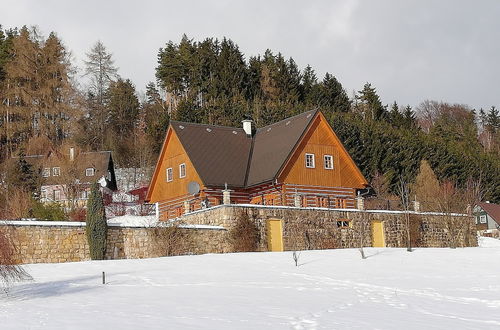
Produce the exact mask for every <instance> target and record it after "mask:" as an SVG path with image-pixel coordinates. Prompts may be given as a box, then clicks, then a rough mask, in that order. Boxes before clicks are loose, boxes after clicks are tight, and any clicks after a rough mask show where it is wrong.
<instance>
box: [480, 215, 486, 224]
mask: <svg viewBox="0 0 500 330" xmlns="http://www.w3.org/2000/svg"><path fill="white" fill-rule="evenodd" d="M479 222H480V223H486V222H487V221H486V215H481V216H479Z"/></svg>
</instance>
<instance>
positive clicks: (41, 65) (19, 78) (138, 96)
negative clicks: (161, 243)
mask: <svg viewBox="0 0 500 330" xmlns="http://www.w3.org/2000/svg"><path fill="white" fill-rule="evenodd" d="M157 55H158V62H157V67H156V75H155V77H154V78H155V82H151V83H149V84H148V85H147V86H145V93H144V95H142V93H138V92H137V90H136V87H135V86H134V84H133V83H132V82H131V80H130V79H127V78H124V77H121V76H120V75H119V69H118V68H117V67H116V66H115V64H114V61H113V56H112V54H111V53H110V52H109V51H108V50H107V49H106V47H105V46H104V45H103V44H102V43H101V42H96V44H95V45H93V46H92V47H91V48H90V49H89V51H88V53H87V54H86V61H85V68H84V69H83V70H82V71H81V72H77V70H76V69H75V67H74V66H73V64H72V63H71V56H70V54H69V52H68V50H67V49H66V48H65V46H64V44H63V42H62V40H60V39H59V38H58V36H57V34H56V33H51V34H50V35H49V36H48V37H44V36H42V35H40V33H39V32H38V31H37V29H34V28H27V27H22V28H21V29H19V30H18V29H1V28H0V98H1V105H0V160H6V159H8V158H10V157H11V156H15V155H18V154H19V153H20V152H23V153H26V154H35V153H43V152H45V151H46V150H47V149H48V148H60V147H62V146H67V145H69V144H71V145H74V146H77V147H80V148H82V149H84V150H104V149H107V150H113V155H114V157H115V160H116V163H117V164H118V166H119V167H147V166H152V165H154V162H155V160H156V157H157V154H158V152H159V149H160V147H161V144H162V142H163V138H164V134H165V131H166V128H167V126H168V123H169V121H170V120H171V119H172V120H174V119H175V120H182V121H190V122H199V123H209V124H218V125H228V126H240V125H241V120H242V119H243V118H245V117H246V116H251V117H252V118H253V119H254V121H255V123H256V125H257V126H264V125H267V124H270V123H273V122H276V121H278V120H281V119H284V118H286V117H289V116H291V115H294V114H298V113H301V112H303V111H306V110H310V109H312V108H317V109H320V110H321V111H322V112H323V113H324V114H325V116H326V118H327V119H328V120H329V121H330V123H331V125H332V126H333V128H334V130H335V132H336V133H337V135H338V136H339V138H340V139H341V140H342V141H343V143H344V144H345V146H346V148H347V149H348V151H349V152H350V154H351V155H352V157H353V159H354V160H355V162H356V163H357V164H358V166H359V167H360V169H361V171H362V172H363V174H364V175H365V176H366V177H367V178H368V179H369V180H370V181H373V180H375V179H376V180H381V178H382V179H383V181H384V182H385V183H386V185H387V187H388V190H389V191H390V192H393V193H395V192H396V190H397V186H398V183H399V181H401V179H402V178H403V179H404V180H405V181H408V182H414V181H415V178H416V176H417V173H418V169H419V167H420V164H421V161H422V160H426V161H427V162H428V163H429V164H430V166H431V167H432V169H433V170H434V171H435V173H436V175H437V177H438V178H439V179H440V180H442V181H445V180H448V181H453V182H456V183H457V185H458V186H464V185H465V184H466V183H467V182H468V180H469V179H470V178H476V179H478V178H481V181H482V182H483V184H484V190H485V198H487V199H489V200H491V201H496V202H500V115H499V111H498V109H497V108H496V107H491V109H479V110H477V109H472V108H470V107H469V106H467V105H461V104H452V103H446V102H436V101H424V102H422V103H421V104H420V105H419V106H417V107H416V108H412V107H410V106H401V105H399V104H398V103H397V102H393V103H392V104H390V105H384V104H383V103H382V102H381V100H380V97H379V95H378V94H377V90H376V88H375V87H374V86H373V85H371V84H370V83H366V84H365V85H364V86H360V90H359V91H357V92H355V93H354V95H353V96H352V97H349V96H348V94H347V92H346V91H345V89H344V88H343V86H342V84H341V83H340V82H339V81H338V80H337V78H336V77H335V76H334V75H333V74H331V73H326V74H325V75H324V76H323V77H318V76H317V74H316V73H315V71H314V69H313V68H312V67H311V66H309V65H308V66H306V67H305V68H300V67H299V66H298V65H297V64H296V62H295V61H294V60H293V58H291V57H290V58H286V57H285V56H284V55H282V54H281V53H279V52H278V53H276V52H273V51H271V50H267V51H266V52H265V53H264V54H263V55H257V56H250V57H248V58H247V57H246V56H245V55H244V54H243V53H242V52H241V51H240V50H239V47H238V45H237V44H236V43H235V42H233V41H232V40H230V39H226V38H223V39H222V40H219V39H216V38H207V39H205V40H202V41H194V40H192V39H189V38H188V37H187V36H185V35H184V36H183V37H182V38H181V39H180V41H179V42H174V41H169V42H167V43H166V44H165V45H164V47H162V48H160V50H159V52H158V54H157Z"/></svg>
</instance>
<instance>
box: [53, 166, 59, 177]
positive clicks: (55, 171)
mask: <svg viewBox="0 0 500 330" xmlns="http://www.w3.org/2000/svg"><path fill="white" fill-rule="evenodd" d="M59 175H61V168H60V167H52V176H59Z"/></svg>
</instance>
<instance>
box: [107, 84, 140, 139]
mask: <svg viewBox="0 0 500 330" xmlns="http://www.w3.org/2000/svg"><path fill="white" fill-rule="evenodd" d="M107 98H108V111H109V114H108V120H107V125H108V127H109V128H111V130H113V132H114V138H118V139H123V138H124V137H127V136H129V134H130V132H131V131H132V130H133V128H134V125H135V123H136V120H137V116H138V114H139V100H138V99H137V96H136V91H135V87H134V85H133V84H132V82H131V81H130V80H129V79H127V80H123V79H121V78H118V80H117V81H116V82H112V83H111V84H110V86H109V89H108V90H107Z"/></svg>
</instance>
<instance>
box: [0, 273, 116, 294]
mask: <svg viewBox="0 0 500 330" xmlns="http://www.w3.org/2000/svg"><path fill="white" fill-rule="evenodd" d="M110 275H111V274H110ZM113 275H117V274H113ZM103 286H105V285H103V284H102V275H92V276H81V277H75V278H70V279H67V280H60V281H51V282H43V283H37V282H32V283H27V284H21V285H16V286H13V287H12V288H11V289H10V291H9V292H8V293H7V294H6V296H7V297H8V298H9V299H13V300H29V299H36V298H49V297H57V296H62V295H66V294H73V293H78V292H82V291H90V290H94V289H98V288H100V287H101V288H102V287H103Z"/></svg>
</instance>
